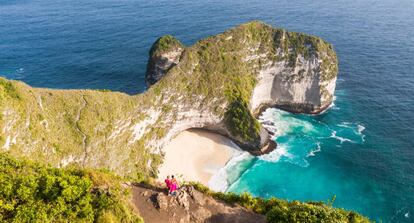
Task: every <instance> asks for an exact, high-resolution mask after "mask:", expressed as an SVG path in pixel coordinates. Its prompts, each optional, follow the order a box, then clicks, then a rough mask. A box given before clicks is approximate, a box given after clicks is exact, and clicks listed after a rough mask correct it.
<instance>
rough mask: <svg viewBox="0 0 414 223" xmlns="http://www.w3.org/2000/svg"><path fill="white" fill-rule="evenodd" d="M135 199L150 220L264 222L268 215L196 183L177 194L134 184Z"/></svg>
mask: <svg viewBox="0 0 414 223" xmlns="http://www.w3.org/2000/svg"><path fill="white" fill-rule="evenodd" d="M133 203H134V205H135V206H136V208H137V209H138V210H139V212H140V215H141V217H142V218H143V219H144V221H145V222H146V223H159V222H163V223H164V222H165V223H175V222H177V223H187V222H220V223H242V222H246V223H264V222H266V220H265V217H264V216H262V215H259V214H256V213H253V212H251V211H249V210H246V209H245V208H243V207H240V206H238V205H235V206H231V205H228V204H225V203H223V202H221V201H218V200H216V199H214V198H211V197H209V196H206V195H204V194H202V193H201V192H199V191H197V190H195V189H194V188H193V187H184V188H182V189H181V190H180V192H179V194H178V195H177V196H176V197H172V196H168V195H167V194H166V190H163V189H160V188H150V187H147V186H144V185H135V186H133Z"/></svg>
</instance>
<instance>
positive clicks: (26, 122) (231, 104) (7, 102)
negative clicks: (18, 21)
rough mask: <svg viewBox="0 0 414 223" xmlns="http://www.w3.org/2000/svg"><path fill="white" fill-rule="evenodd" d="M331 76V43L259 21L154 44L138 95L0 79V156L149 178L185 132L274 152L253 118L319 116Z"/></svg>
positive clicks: (334, 70)
mask: <svg viewBox="0 0 414 223" xmlns="http://www.w3.org/2000/svg"><path fill="white" fill-rule="evenodd" d="M337 69H338V68H337V59H336V55H335V52H334V51H333V49H332V46H331V45H330V44H328V43H326V42H325V41H323V40H321V39H320V38H318V37H313V36H308V35H305V34H301V33H293V32H287V31H285V30H283V29H275V28H272V27H271V26H268V25H266V24H264V23H261V22H251V23H247V24H243V25H240V26H237V27H235V28H233V29H230V30H228V31H226V32H224V33H222V34H219V35H217V36H213V37H209V38H206V39H204V40H201V41H199V42H197V43H196V44H194V45H193V46H191V47H184V46H183V45H182V44H181V43H180V42H179V41H178V40H176V39H174V38H173V37H170V36H168V37H162V38H160V39H159V40H158V41H157V42H156V43H155V44H154V46H153V47H152V50H151V52H150V60H149V62H148V71H147V75H146V80H147V84H148V85H150V86H151V87H150V88H149V89H148V91H147V92H145V93H143V94H139V95H135V96H129V95H126V94H122V93H117V92H103V91H96V90H51V89H40V88H32V87H30V86H27V85H25V84H24V83H21V82H16V81H8V80H5V79H1V78H0V131H1V133H2V134H1V135H0V149H1V150H3V151H8V152H9V153H11V154H13V155H15V156H26V157H29V158H36V159H37V160H38V161H44V162H49V163H51V164H53V165H55V166H66V165H68V164H71V163H77V164H80V165H83V166H85V167H93V168H107V169H110V170H113V171H115V172H116V173H118V174H120V175H125V176H130V177H142V174H145V175H149V176H154V175H155V174H156V173H157V167H158V165H159V163H160V161H161V159H162V148H163V147H164V146H165V144H166V143H168V142H169V141H170V140H171V139H172V138H173V137H174V136H176V135H177V134H178V133H180V132H181V131H183V130H186V129H190V128H203V129H209V130H212V131H215V132H218V133H220V134H223V135H225V136H227V137H229V138H231V139H232V140H233V141H234V142H236V143H237V144H238V145H240V146H241V147H242V148H244V149H245V150H247V151H249V152H251V153H253V154H260V153H262V149H263V148H266V147H272V146H274V145H272V144H271V143H272V141H271V140H269V136H268V133H267V131H266V130H264V129H263V128H262V127H261V125H260V124H259V123H258V121H257V120H256V118H255V116H254V115H255V114H258V112H259V111H260V110H261V109H263V108H266V107H269V106H276V107H279V108H283V109H286V110H289V111H293V112H306V113H317V112H320V111H322V110H323V109H324V108H326V107H327V106H328V105H329V104H330V103H331V102H332V99H333V92H334V90H335V80H336V75H337ZM138 171H139V174H138V175H137V172H138Z"/></svg>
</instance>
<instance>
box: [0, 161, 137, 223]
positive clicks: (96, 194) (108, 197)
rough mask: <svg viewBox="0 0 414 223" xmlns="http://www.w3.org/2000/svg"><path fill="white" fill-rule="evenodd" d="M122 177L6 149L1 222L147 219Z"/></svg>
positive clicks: (0, 164)
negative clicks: (15, 155) (23, 158)
mask: <svg viewBox="0 0 414 223" xmlns="http://www.w3.org/2000/svg"><path fill="white" fill-rule="evenodd" d="M120 182H121V181H120V179H118V178H117V177H115V176H112V175H110V174H108V173H104V172H101V171H92V170H79V169H77V168H64V169H58V168H52V167H48V166H43V165H40V164H35V163H31V162H27V161H17V160H14V159H12V158H10V157H9V156H8V155H6V154H4V153H0V222H142V219H141V218H140V217H139V216H137V215H135V214H134V213H133V211H132V208H131V206H129V203H128V199H127V191H126V189H123V188H122V186H121V184H120Z"/></svg>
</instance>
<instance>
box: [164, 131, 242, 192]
mask: <svg viewBox="0 0 414 223" xmlns="http://www.w3.org/2000/svg"><path fill="white" fill-rule="evenodd" d="M240 151H241V150H240V149H239V148H238V147H237V145H235V143H233V142H232V141H231V140H230V139H228V138H227V137H224V136H222V135H220V134H217V133H213V132H211V131H207V130H201V129H192V130H186V131H183V132H181V133H180V134H178V135H177V136H176V137H175V138H174V139H172V140H171V142H170V143H168V145H167V146H165V147H164V149H163V152H164V153H165V154H164V162H163V164H162V165H161V166H160V168H159V174H158V181H160V182H164V179H165V178H166V176H167V175H175V177H176V178H177V179H178V180H179V181H181V182H182V181H183V180H184V181H197V182H200V183H202V184H204V185H206V186H209V183H210V180H211V179H212V178H213V176H215V175H217V174H218V173H219V171H220V170H221V169H223V168H224V167H225V166H226V164H227V163H228V162H229V161H230V160H231V159H232V158H233V157H234V156H235V155H237V154H240Z"/></svg>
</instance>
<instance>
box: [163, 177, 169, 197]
mask: <svg viewBox="0 0 414 223" xmlns="http://www.w3.org/2000/svg"><path fill="white" fill-rule="evenodd" d="M164 182H165V184H166V185H167V188H168V193H170V191H171V180H170V176H167V179H165V180H164Z"/></svg>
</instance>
